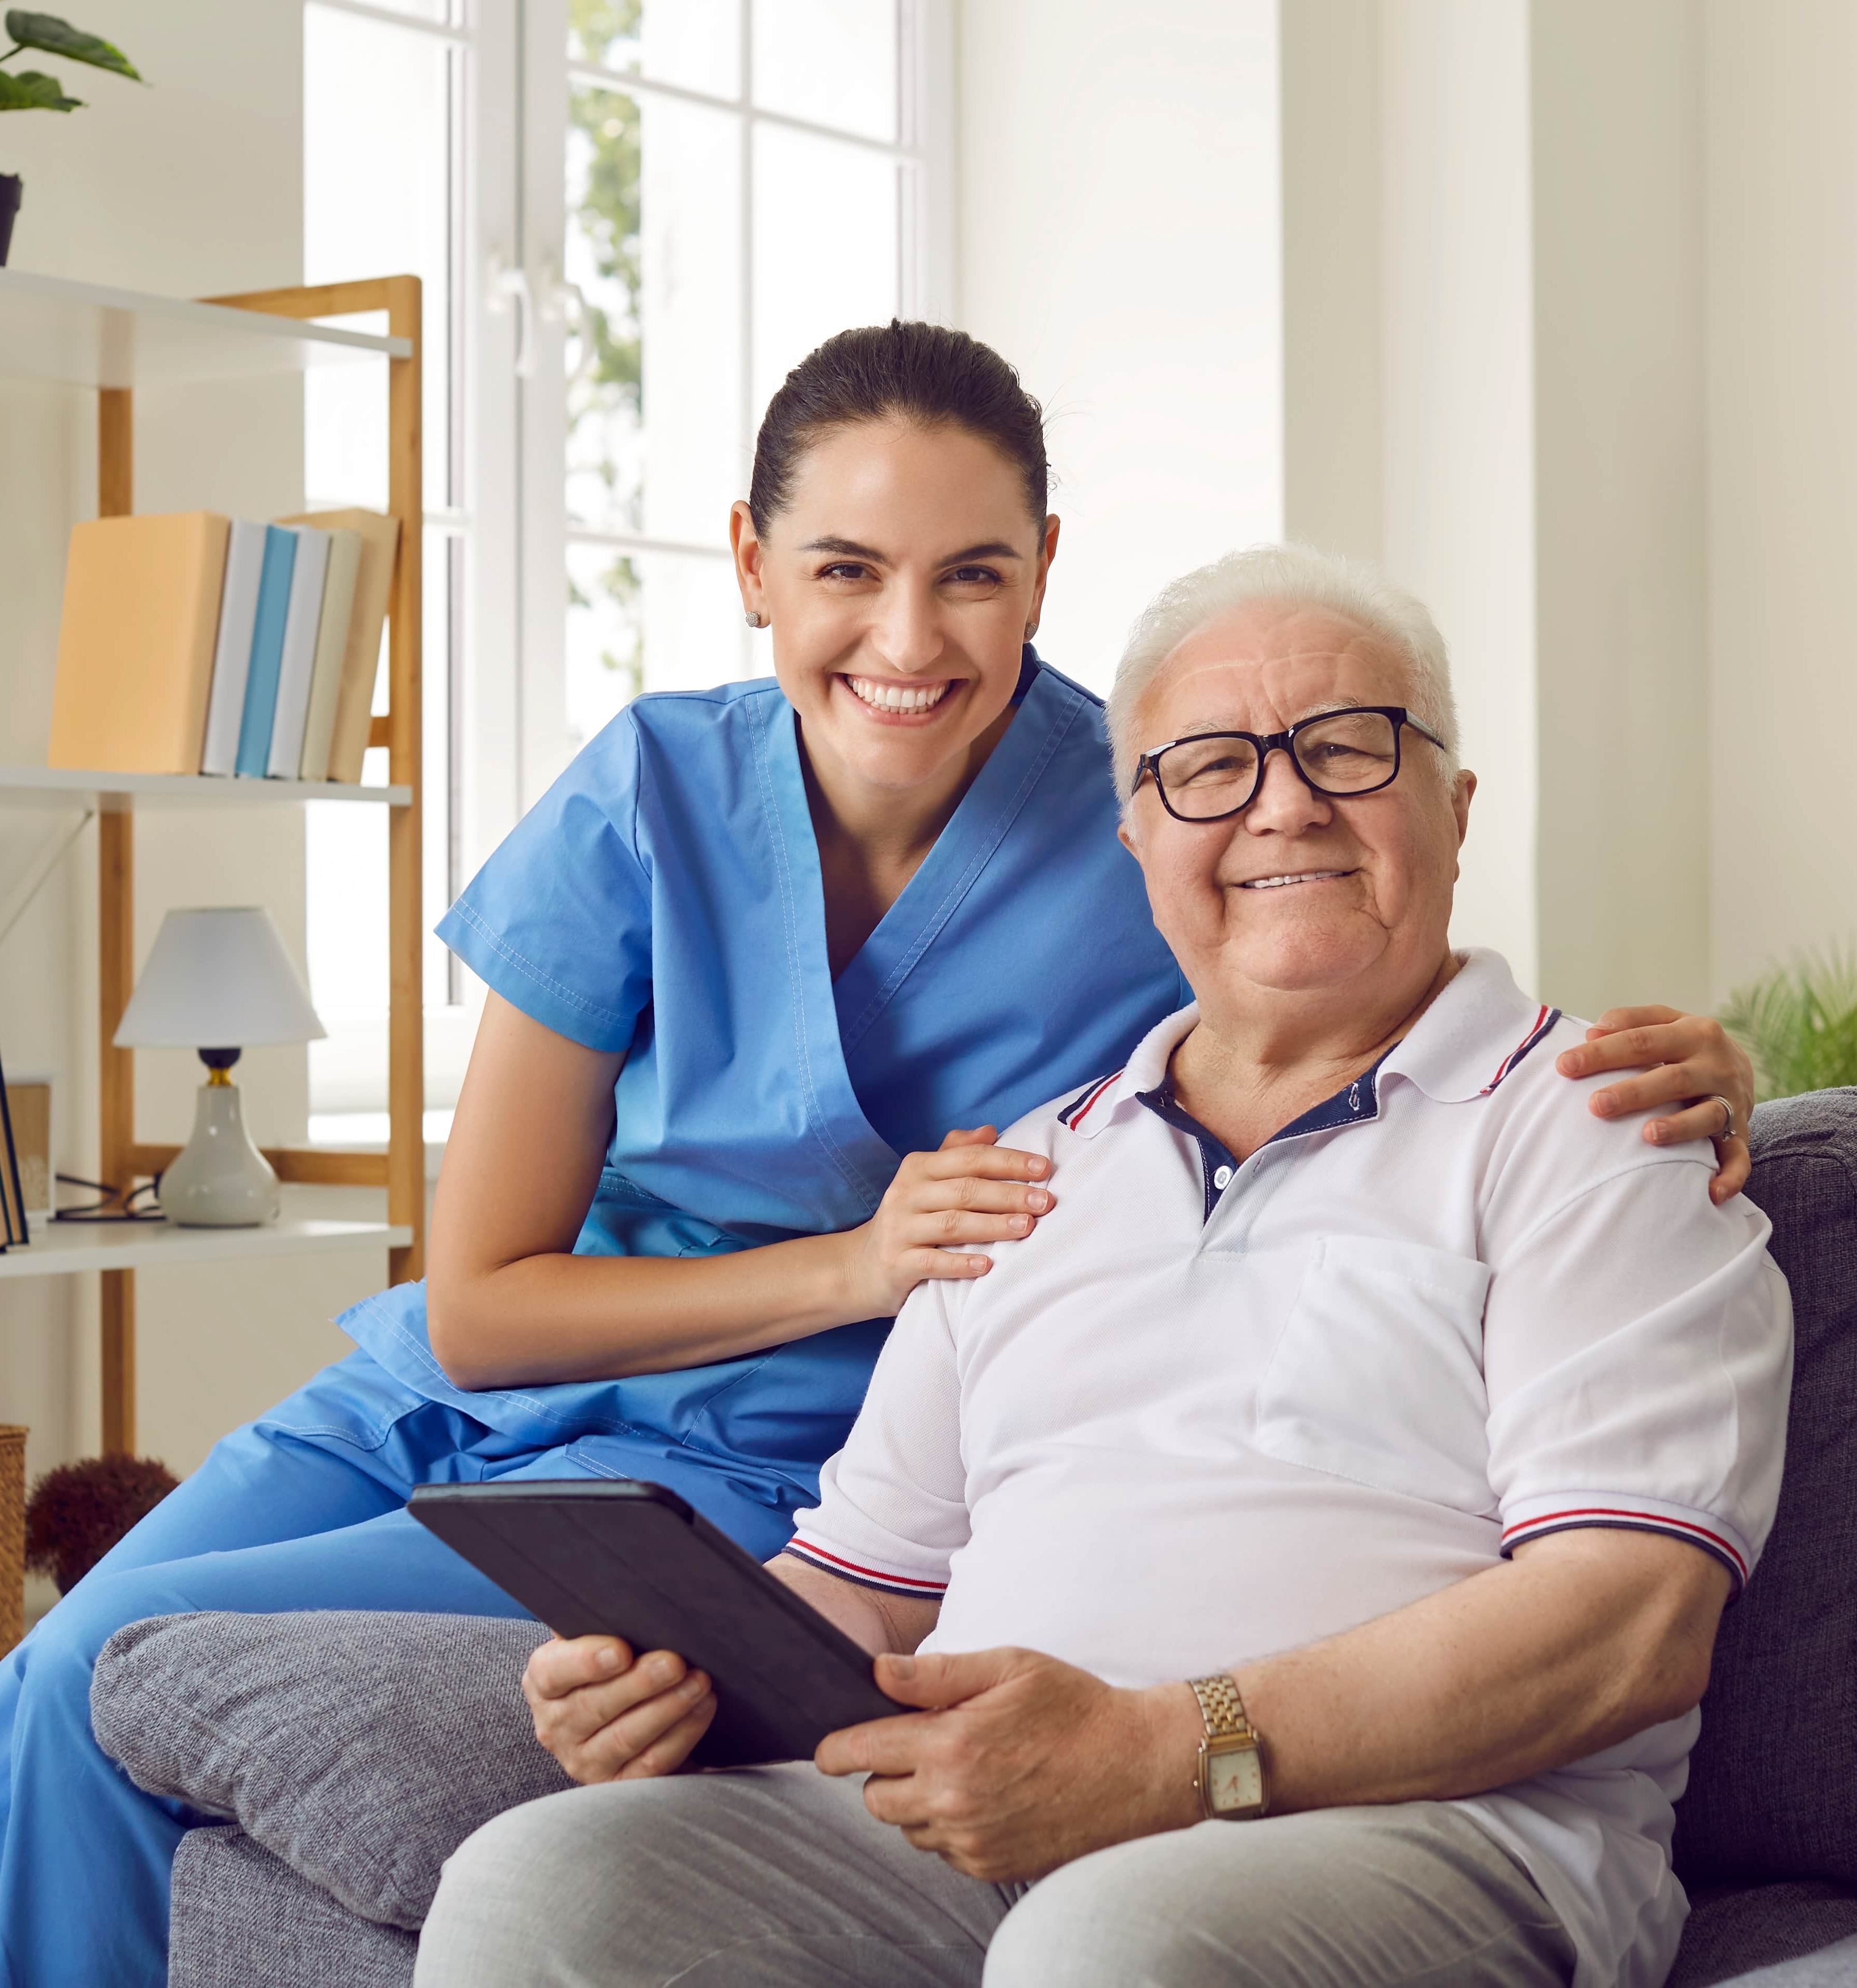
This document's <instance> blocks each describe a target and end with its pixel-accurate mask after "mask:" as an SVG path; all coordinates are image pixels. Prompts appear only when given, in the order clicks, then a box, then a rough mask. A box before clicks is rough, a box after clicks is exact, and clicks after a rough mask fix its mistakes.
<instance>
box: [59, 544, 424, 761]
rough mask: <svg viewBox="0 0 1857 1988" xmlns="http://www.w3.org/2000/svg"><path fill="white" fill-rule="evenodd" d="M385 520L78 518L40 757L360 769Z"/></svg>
mask: <svg viewBox="0 0 1857 1988" xmlns="http://www.w3.org/2000/svg"><path fill="white" fill-rule="evenodd" d="M399 536H400V521H399V520H398V519H397V518H387V517H383V516H381V513H380V512H377V511H324V512H312V513H310V514H309V515H307V516H303V517H297V518H283V519H279V521H278V522H276V524H273V525H260V524H248V523H246V522H244V521H243V520H242V519H228V518H222V517H220V516H218V515H217V514H216V513H215V512H210V511H188V512H180V513H178V514H176V515H175V516H167V517H134V518H97V519H93V520H92V521H91V522H90V523H88V524H83V525H79V526H77V528H76V530H74V531H73V532H72V534H71V553H70V559H69V563H68V564H67V566H66V570H65V600H64V616H63V620H62V622H61V623H60V624H59V636H58V682H57V686H56V691H55V692H54V694H53V698H52V746H51V752H50V755H49V758H50V762H51V764H52V766H67V767H72V768H75V769H80V770H84V769H88V770H95V771H98V772H103V773H217V774H222V775H225V776H228V777H231V776H235V775H243V776H246V777H248V778H253V779H266V778H269V779H284V780H347V781H350V782H353V781H357V780H359V779H360V777H361V756H362V755H363V753H364V752H366V751H367V732H368V723H369V719H370V715H371V714H372V712H373V708H374V676H375V672H376V670H377V666H378V664H379V661H380V654H381V626H382V624H383V623H384V620H385V618H386V614H387V594H388V592H389V590H390V589H391V587H392V583H393V572H394V553H395V551H396V549H397V546H398V544H399Z"/></svg>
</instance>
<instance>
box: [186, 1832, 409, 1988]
mask: <svg viewBox="0 0 1857 1988" xmlns="http://www.w3.org/2000/svg"><path fill="white" fill-rule="evenodd" d="M171 1897H172V1898H173V1902H174V1936H173V1939H172V1941H171V1944H170V1946H169V1948H168V1953H167V1988H259V1984H260V1983H262V1988H411V1983H412V1979H413V1962H414V1959H415V1958H416V1956H418V1952H419V1941H418V1936H416V1935H414V1934H413V1933H410V1932H401V1931H400V1929H398V1928H397V1926H385V1925H375V1924H374V1922H373V1921H372V1920H370V1919H357V1918H356V1917H355V1915H354V1914H353V1912H349V1911H347V1909H344V1908H343V1906H340V1905H337V1903H336V1902H335V1901H334V1899H333V1898H330V1895H329V1894H328V1893H327V1892H325V1891H324V1890H323V1888H321V1886H320V1885H313V1884H311V1883H310V1881H309V1879H308V1878H299V1876H298V1875H296V1872H295V1871H293V1870H292V1869H290V1868H289V1866H288V1865H284V1864H280V1863H279V1861H278V1860H277V1859H276V1858H275V1857H273V1856H272V1854H271V1853H270V1851H268V1850H263V1849H260V1848H259V1846H258V1845H257V1844H255V1843H254V1842H253V1841H252V1839H251V1838H249V1836H247V1835H246V1834H245V1831H243V1830H242V1829H238V1828H236V1827H228V1828H225V1829H191V1830H189V1831H188V1833H187V1834H186V1835H185V1836H184V1837H183V1838H181V1848H180V1852H179V1854H178V1855H177V1856H176V1858H174V1887H173V1891H172V1893H171Z"/></svg>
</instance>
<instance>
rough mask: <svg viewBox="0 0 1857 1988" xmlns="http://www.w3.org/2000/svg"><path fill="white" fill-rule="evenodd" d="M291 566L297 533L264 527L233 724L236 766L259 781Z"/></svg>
mask: <svg viewBox="0 0 1857 1988" xmlns="http://www.w3.org/2000/svg"><path fill="white" fill-rule="evenodd" d="M295 569H296V533H295V532H293V531H292V530H290V529H289V527H288V526H284V525H267V526H266V527H265V563H264V569H263V570H262V573H260V574H259V580H258V616H257V619H256V620H255V622H254V623H253V624H252V668H251V671H250V673H249V674H248V675H247V677H246V678H245V715H244V716H243V718H241V719H240V721H239V725H238V766H237V768H236V770H237V771H238V772H239V773H244V774H247V775H249V776H252V777H253V778H255V779H260V780H262V779H263V778H264V776H265V775H266V773H267V772H268V771H269V768H270V764H271V728H272V722H273V721H274V720H275V719H276V716H277V678H278V673H279V671H281V670H282V668H283V661H284V624H285V623H286V621H287V620H289V614H290V577H291V575H292V573H293V571H294V570H295Z"/></svg>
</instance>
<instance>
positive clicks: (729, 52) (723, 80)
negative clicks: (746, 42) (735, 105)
mask: <svg viewBox="0 0 1857 1988" xmlns="http://www.w3.org/2000/svg"><path fill="white" fill-rule="evenodd" d="M740 19H741V8H740V7H739V5H738V0H568V6H567V59H568V60H569V61H570V62H577V63H594V64H595V65H597V66H598V67H600V68H601V69H617V70H621V71H624V70H628V69H629V70H631V71H632V72H633V73H634V74H636V75H639V76H651V77H652V78H653V79H655V80H656V81H657V82H659V83H678V84H680V85H681V86H682V87H683V88H684V89H685V90H704V91H706V92H707V93H709V95H711V96H739V94H740V93H741V87H742V59H741V48H740V41H741V37H740V35H739V32H738V29H739V23H740Z"/></svg>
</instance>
